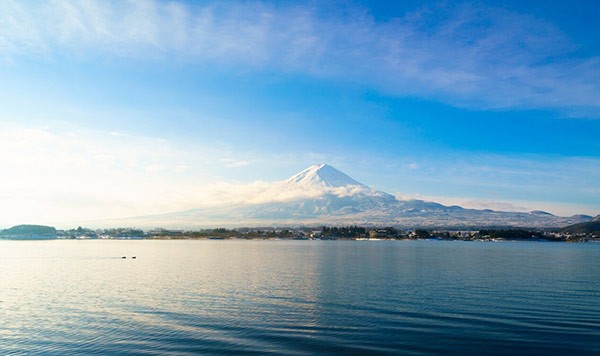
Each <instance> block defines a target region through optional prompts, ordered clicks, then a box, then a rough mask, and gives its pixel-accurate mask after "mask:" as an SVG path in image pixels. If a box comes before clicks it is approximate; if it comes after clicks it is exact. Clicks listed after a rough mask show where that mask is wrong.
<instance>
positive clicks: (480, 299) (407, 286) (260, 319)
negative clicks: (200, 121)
mask: <svg viewBox="0 0 600 356" xmlns="http://www.w3.org/2000/svg"><path fill="white" fill-rule="evenodd" d="M121 256H128V257H130V256H137V259H130V258H127V259H121V258H120V257H121ZM0 353H1V354H13V353H14V354H22V353H26V354H56V355H65V354H73V353H81V354H121V355H127V354H147V355H152V354H155V355H169V354H171V355H185V354H199V353H200V354H203V353H205V354H214V353H221V354H239V353H246V354H250V353H260V354H264V353H285V354H315V353H345V354H364V353H375V354H379V353H381V354H385V353H389V354H398V353H404V354H430V353H487V354H496V353H498V354H500V353H528V354H531V353H540V354H550V353H552V354H565V353H568V354H574V353H577V354H592V353H596V354H598V353H600V244H592V243H589V244H567V243H540V242H531V243H530V242H519V243H478V242H440V241H337V242H336V241H0Z"/></svg>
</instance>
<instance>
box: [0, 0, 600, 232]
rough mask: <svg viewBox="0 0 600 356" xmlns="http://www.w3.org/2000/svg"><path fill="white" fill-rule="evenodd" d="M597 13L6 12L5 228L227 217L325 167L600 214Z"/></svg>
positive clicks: (519, 205) (495, 5) (345, 9)
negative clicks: (218, 213) (240, 205)
mask: <svg viewBox="0 0 600 356" xmlns="http://www.w3.org/2000/svg"><path fill="white" fill-rule="evenodd" d="M599 6H600V5H597V3H596V2H594V1H581V2H578V4H577V6H573V5H572V3H569V2H565V1H560V2H559V1H545V2H539V1H505V2H497V1H494V2H486V1H476V2H453V1H439V2H422V1H405V2H389V1H365V2H352V1H331V2H316V1H315V2H290V1H286V2H269V1H264V2H254V1H243V2H232V1H227V2H209V1H197V2H184V1H159V0H154V1H130V2H116V1H114V2H113V1H96V0H90V1H86V2H81V1H50V2H41V3H40V2H23V1H14V2H13V1H3V2H2V3H0V82H1V83H2V85H1V86H0V108H2V109H1V110H0V129H1V131H0V132H1V135H2V137H1V138H2V139H1V140H0V149H1V150H0V151H1V152H2V153H1V154H0V164H1V165H2V167H5V169H6V170H7V172H8V173H6V174H5V178H4V182H3V183H4V184H3V185H2V188H0V196H1V197H2V198H3V200H4V201H5V202H7V206H8V205H10V206H11V209H8V210H7V211H6V212H3V213H4V214H3V215H4V217H3V218H2V219H0V224H11V223H20V222H34V221H33V220H36V221H38V220H39V221H43V222H55V221H60V220H61V219H62V220H65V221H67V220H69V221H75V220H77V219H80V220H84V219H94V218H99V217H115V216H131V215H140V214H147V213H160V212H168V211H176V210H182V209H187V208H193V207H195V206H199V205H206V204H213V203H215V202H226V201H228V199H230V198H231V196H232V195H236V196H238V197H244V196H248V195H249V194H252V192H253V189H254V188H255V187H256V186H260V185H262V184H268V182H271V181H275V180H280V179H284V178H286V177H288V176H290V175H292V174H294V173H295V172H297V171H299V170H301V169H303V168H305V167H306V166H308V165H311V164H315V163H321V162H326V163H329V164H332V165H333V166H335V167H337V168H338V169H340V170H342V171H344V172H346V173H347V174H349V175H350V176H352V177H354V178H355V179H357V180H359V181H361V182H363V183H365V184H368V185H372V186H374V187H376V188H378V189H381V190H384V191H387V192H389V193H392V194H397V195H398V196H399V197H402V198H420V199H425V200H435V201H438V202H442V203H446V204H459V205H463V206H468V207H475V208H493V209H500V210H533V209H542V210H547V211H550V212H553V213H556V214H562V215H570V214H575V213H587V214H592V215H595V214H597V213H598V212H599V211H600V188H599V187H598V182H600V164H599V163H600V140H598V137H599V136H600V42H599V41H598V40H597V39H598V38H600V26H598V25H597V23H596V22H597V21H595V18H594V16H595V15H594V14H597V13H598V11H599V10H600V9H599V8H598V7H599Z"/></svg>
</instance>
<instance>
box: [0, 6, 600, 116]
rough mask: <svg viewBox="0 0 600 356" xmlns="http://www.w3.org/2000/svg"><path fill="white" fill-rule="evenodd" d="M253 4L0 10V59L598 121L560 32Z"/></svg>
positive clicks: (486, 10)
mask: <svg viewBox="0 0 600 356" xmlns="http://www.w3.org/2000/svg"><path fill="white" fill-rule="evenodd" d="M346 10H347V11H344V12H343V15H339V16H338V17H332V16H328V15H324V14H322V13H321V12H320V11H319V8H318V7H316V6H314V5H307V6H291V5H272V4H265V3H260V2H218V3H214V4H208V5H206V4H203V5H196V4H193V5H188V4H184V3H180V2H163V1H158V0H147V1H128V2H112V1H99V0H88V1H68V0H56V1H49V2H45V3H41V4H40V3H29V2H18V1H11V0H7V1H2V2H0V24H1V26H0V56H1V57H3V58H4V59H5V60H8V61H12V60H13V59H14V58H15V57H18V56H21V55H27V56H42V57H44V58H48V59H50V60H52V59H53V58H55V57H57V56H58V55H59V54H60V55H61V56H65V55H66V56H71V57H75V58H79V59H82V60H97V58H98V57H99V56H104V57H105V58H113V57H117V58H131V59H136V60H167V61H171V60H175V61H179V62H186V63H190V64H194V63H204V62H207V61H208V62H212V63H218V64H219V65H225V66H233V67H236V68H240V69H242V70H253V69H260V70H264V69H269V70H278V71H283V72H295V73H304V74H307V75H311V76H317V77H320V78H327V79H334V80H344V81H351V82H356V83H362V84H364V85H368V86H371V87H373V88H375V89H377V90H380V91H382V92H386V93H388V94H391V95H409V96H420V97H426V98H429V99H434V100H439V101H442V102H445V103H450V104H453V105H457V106H463V107H470V108H477V109H490V108H534V109H539V108H541V109H555V110H559V111H561V112H563V113H565V114H568V115H577V116H586V117H595V118H597V117H600V84H599V83H600V57H598V56H594V57H589V56H588V57H581V56H575V55H572V54H574V53H575V54H576V50H577V48H576V46H575V45H574V44H573V43H571V41H570V40H569V38H568V37H567V36H566V35H565V34H563V33H562V32H561V31H560V29H558V28H556V27H555V26H553V25H552V24H550V23H547V22H544V21H542V20H539V19H537V18H534V17H532V16H528V15H524V14H518V13H514V12H509V11H507V10H503V9H498V8H493V7H485V6H478V5H470V4H465V5H458V6H449V5H437V6H430V7H425V8H420V9H416V10H415V11H413V12H411V13H407V14H405V15H404V16H402V17H400V18H396V19H392V20H390V21H387V22H377V21H376V20H374V19H373V18H372V17H371V16H370V15H369V14H368V12H366V11H363V10H362V9H359V8H356V9H349V10H348V9H346Z"/></svg>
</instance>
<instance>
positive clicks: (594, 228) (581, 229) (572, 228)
mask: <svg viewBox="0 0 600 356" xmlns="http://www.w3.org/2000/svg"><path fill="white" fill-rule="evenodd" d="M561 231H562V232H565V233H571V234H589V233H592V232H598V233H600V215H598V216H596V217H595V218H593V219H592V220H591V221H587V222H582V223H579V224H574V225H569V226H567V227H564V228H562V229H561Z"/></svg>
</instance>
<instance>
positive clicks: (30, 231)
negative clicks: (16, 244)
mask: <svg viewBox="0 0 600 356" xmlns="http://www.w3.org/2000/svg"><path fill="white" fill-rule="evenodd" d="M0 237H3V238H18V239H29V238H31V239H44V238H55V237H56V229H55V228H54V227H52V226H44V225H17V226H13V227H11V228H9V229H6V230H2V231H0Z"/></svg>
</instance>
